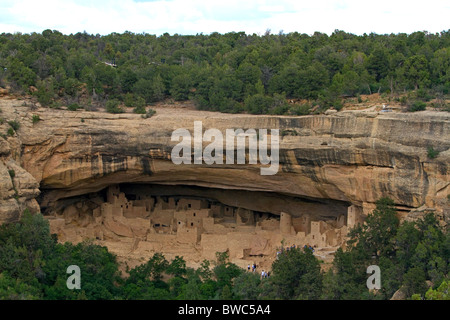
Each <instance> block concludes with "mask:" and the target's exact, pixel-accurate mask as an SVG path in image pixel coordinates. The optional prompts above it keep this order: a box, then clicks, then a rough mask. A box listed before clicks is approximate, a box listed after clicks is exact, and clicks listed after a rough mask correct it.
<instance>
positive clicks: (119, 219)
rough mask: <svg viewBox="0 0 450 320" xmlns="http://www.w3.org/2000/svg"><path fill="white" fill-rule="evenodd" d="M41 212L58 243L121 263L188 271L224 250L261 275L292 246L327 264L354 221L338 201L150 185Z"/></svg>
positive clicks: (354, 214)
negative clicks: (163, 260) (100, 252)
mask: <svg viewBox="0 0 450 320" xmlns="http://www.w3.org/2000/svg"><path fill="white" fill-rule="evenodd" d="M44 194H45V193H44ZM244 199H246V200H244ZM268 203H270V205H267V206H266V204H268ZM264 208H267V209H269V210H267V209H266V210H264ZM43 209H44V211H45V214H46V215H47V217H48V220H49V222H50V227H51V232H52V233H56V234H57V235H58V239H59V241H62V242H65V241H70V242H74V243H77V242H80V241H83V240H87V239H93V240H94V241H95V242H97V243H98V244H101V245H105V246H107V247H108V249H110V250H111V251H112V252H114V253H116V254H117V255H118V256H119V258H120V257H122V258H126V259H125V260H126V261H127V262H128V263H129V262H130V261H133V260H134V261H135V263H138V262H141V261H143V260H145V259H148V258H149V257H151V256H152V255H153V254H154V253H156V252H161V253H163V254H164V255H165V256H166V257H168V258H174V257H175V256H177V255H179V256H183V257H184V258H185V260H186V261H188V264H190V265H193V266H196V265H199V264H200V263H201V262H202V261H203V260H204V259H208V260H215V256H216V252H225V251H228V253H229V255H230V259H231V261H233V262H234V263H236V264H238V265H240V266H242V267H246V266H247V265H248V264H253V263H257V265H259V266H264V267H265V268H266V269H267V268H269V267H270V265H271V263H272V262H273V260H274V259H276V254H277V251H278V250H280V248H281V247H283V248H284V247H290V246H292V245H295V246H304V245H309V246H312V247H313V248H314V249H315V254H316V255H317V256H319V257H320V258H321V259H322V260H323V261H327V260H331V259H332V254H333V253H334V252H335V250H336V249H337V248H338V247H339V246H341V245H342V244H343V242H344V238H345V236H346V234H347V230H348V228H349V227H352V226H353V225H354V224H355V223H358V222H359V221H360V220H361V218H360V216H361V212H360V210H358V209H357V208H356V207H355V206H351V205H350V204H348V203H346V202H341V201H331V200H325V199H301V198H296V197H291V196H288V195H281V194H272V193H268V192H250V191H243V190H221V189H212V188H202V187H196V186H180V185H177V186H168V185H157V184H117V185H111V186H108V187H107V188H105V189H102V190H101V191H99V192H95V193H90V194H86V195H81V196H76V197H72V198H67V199H61V200H59V201H58V203H57V205H54V206H52V207H51V208H50V207H49V208H47V209H45V208H43ZM270 209H271V210H272V211H273V212H271V210H270ZM130 258H131V260H130ZM131 263H132V262H131Z"/></svg>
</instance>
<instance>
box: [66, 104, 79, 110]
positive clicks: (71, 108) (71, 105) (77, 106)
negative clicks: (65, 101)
mask: <svg viewBox="0 0 450 320" xmlns="http://www.w3.org/2000/svg"><path fill="white" fill-rule="evenodd" d="M80 108H81V107H80V105H79V104H78V103H71V104H69V105H68V106H67V110H69V111H77V110H78V109H80Z"/></svg>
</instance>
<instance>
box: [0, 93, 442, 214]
mask: <svg viewBox="0 0 450 320" xmlns="http://www.w3.org/2000/svg"><path fill="white" fill-rule="evenodd" d="M1 109H2V114H1V116H2V117H3V118H4V119H6V120H17V121H18V122H20V123H21V127H20V129H19V130H18V132H17V135H16V136H14V137H6V140H5V139H0V156H1V159H2V161H1V162H0V177H1V181H2V184H1V189H0V195H1V197H0V198H1V200H0V201H2V205H1V208H2V209H1V210H2V211H1V212H0V217H1V219H2V220H3V221H5V220H8V219H11V218H14V217H17V212H18V210H19V209H20V210H22V209H23V208H24V207H27V206H28V207H32V208H36V204H35V203H34V202H33V201H34V200H33V199H34V198H35V197H36V196H37V195H38V193H39V190H38V184H39V185H40V189H41V191H45V192H44V194H43V196H42V199H40V204H41V206H42V207H48V206H51V205H52V204H54V203H55V202H56V201H57V200H59V199H62V198H68V197H72V196H76V195H81V194H85V193H89V192H95V191H99V190H101V189H103V188H105V187H107V186H108V185H111V184H117V183H130V182H133V183H158V184H167V185H194V186H201V187H214V188H218V189H227V190H247V191H263V192H269V193H276V195H290V196H295V197H303V198H313V199H330V200H337V201H344V202H346V203H348V204H353V205H355V206H358V207H360V208H363V209H364V210H365V211H367V210H371V209H372V208H373V204H374V202H375V201H376V200H377V199H379V198H380V197H383V196H388V197H391V198H392V199H394V201H395V203H396V205H397V206H398V208H399V209H404V210H410V209H413V208H418V207H421V206H424V205H425V206H427V207H432V208H436V209H437V210H438V211H442V210H443V209H444V207H445V206H446V205H447V201H448V199H447V195H448V194H449V193H450V192H449V191H450V187H449V184H450V182H449V174H448V173H449V156H450V151H449V146H450V126H449V123H450V121H449V120H450V115H449V113H446V112H417V113H394V112H392V113H378V112H363V111H347V112H339V113H335V114H333V115H319V116H317V115H316V116H303V117H291V116H253V115H242V114H241V115H231V114H219V113H212V112H201V111H195V110H190V109H188V108H180V107H178V108H174V107H166V108H164V107H161V108H158V109H157V113H156V115H155V116H153V117H152V118H149V119H143V118H142V117H141V116H140V115H135V114H131V113H127V114H120V115H113V114H108V113H102V112H85V111H78V112H70V111H65V110H51V109H38V110H30V109H29V108H28V107H26V106H23V103H22V101H18V100H3V101H1ZM34 114H37V115H39V117H40V119H41V121H39V122H37V123H35V124H33V123H32V121H31V119H32V115H34ZM196 120H201V121H203V127H204V129H208V128H217V129H219V130H221V131H223V132H225V129H229V128H231V129H234V128H242V129H244V130H245V129H248V128H255V129H258V128H265V129H280V132H281V133H282V137H281V138H280V170H279V172H278V174H276V175H274V176H261V175H260V170H259V168H258V166H255V165H220V166H218V165H212V166H208V165H205V164H204V165H178V166H177V165H174V164H173V163H172V162H171V161H170V152H171V149H172V147H173V146H174V145H175V144H176V143H175V142H171V141H170V136H171V133H172V131H173V130H175V129H177V128H187V129H189V130H191V131H192V129H193V123H194V121H196ZM1 128H2V131H4V132H6V128H7V124H6V123H4V124H3V125H2V126H1ZM429 147H433V148H434V149H435V150H438V151H440V153H439V155H438V156H437V157H436V158H435V159H430V158H428V157H427V149H428V148H429ZM19 164H20V165H19ZM21 167H22V168H23V169H22V168H21ZM8 170H14V171H15V177H14V178H11V177H10V175H9V173H8ZM28 173H29V174H28ZM14 188H15V190H14ZM246 200H247V201H249V202H250V203H249V206H257V207H258V206H265V205H270V204H268V203H260V204H258V201H255V200H253V199H248V197H247V199H242V201H243V202H245V201H246ZM273 211H274V213H278V214H279V213H280V209H277V208H273ZM14 212H15V213H14ZM289 213H290V214H293V215H295V212H289Z"/></svg>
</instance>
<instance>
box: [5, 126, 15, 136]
mask: <svg viewBox="0 0 450 320" xmlns="http://www.w3.org/2000/svg"><path fill="white" fill-rule="evenodd" d="M6 133H7V134H8V136H10V137H12V136H13V135H14V133H15V131H14V129H13V128H8V131H7V132H6Z"/></svg>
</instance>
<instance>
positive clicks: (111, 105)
mask: <svg viewBox="0 0 450 320" xmlns="http://www.w3.org/2000/svg"><path fill="white" fill-rule="evenodd" d="M106 111H107V112H109V113H123V112H124V110H123V109H122V108H121V107H120V101H119V100H117V99H113V100H108V101H107V102H106Z"/></svg>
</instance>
